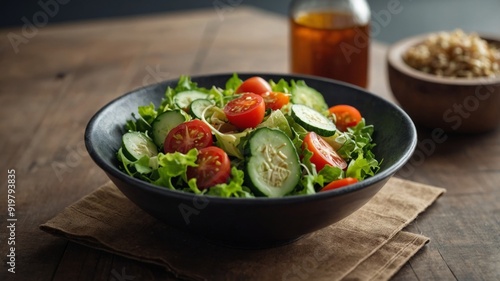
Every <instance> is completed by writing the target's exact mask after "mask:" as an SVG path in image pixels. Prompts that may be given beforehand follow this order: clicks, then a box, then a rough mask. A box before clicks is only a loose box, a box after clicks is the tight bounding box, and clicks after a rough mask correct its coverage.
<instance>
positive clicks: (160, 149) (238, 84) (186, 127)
mask: <svg viewBox="0 0 500 281" xmlns="http://www.w3.org/2000/svg"><path fill="white" fill-rule="evenodd" d="M138 113H139V114H138V115H135V114H133V113H132V119H130V120H128V121H127V123H126V124H125V129H126V130H125V131H126V132H125V133H124V134H123V136H122V146H121V147H120V149H119V150H118V152H117V158H118V160H119V162H120V169H122V170H123V171H124V172H126V173H127V174H128V175H130V176H132V177H136V178H139V179H141V180H144V181H147V182H149V183H152V184H154V185H158V186H162V187H165V188H168V189H173V190H181V191H186V192H191V193H195V194H206V195H213V196H220V197H239V198H249V197H256V196H259V197H283V196H293V195H305V194H314V193H317V192H321V191H325V190H330V189H335V188H339V187H342V186H346V185H349V184H353V183H355V182H358V181H362V180H364V179H365V178H367V177H370V176H373V175H374V174H375V173H376V172H377V171H378V170H379V165H380V163H379V161H378V160H377V159H375V155H374V154H373V153H372V148H373V147H374V146H375V143H374V142H373V140H372V134H373V131H374V127H373V126H372V125H367V124H366V123H365V120H364V118H363V117H362V115H361V113H360V112H359V111H358V110H357V109H356V108H354V107H352V106H350V105H336V106H333V107H328V105H327V104H326V102H325V100H324V98H323V96H322V95H321V94H320V93H319V92H318V91H316V90H315V89H313V88H311V87H309V86H307V85H306V83H305V82H304V81H302V80H299V81H295V80H291V81H286V80H284V79H281V80H279V81H272V80H270V81H266V80H264V79H263V78H261V77H251V78H249V79H246V80H245V81H242V80H241V79H240V78H239V77H238V75H237V74H233V76H232V77H231V78H230V79H228V81H227V82H226V84H225V87H224V88H220V87H217V86H212V87H211V88H204V87H199V86H198V85H197V83H195V82H193V81H192V80H191V78H190V77H188V76H181V77H180V78H179V81H178V83H177V86H176V87H175V88H172V87H168V88H167V89H166V92H165V96H164V98H163V99H162V101H161V104H160V105H158V106H155V105H154V104H153V103H150V104H149V105H142V106H139V107H138Z"/></svg>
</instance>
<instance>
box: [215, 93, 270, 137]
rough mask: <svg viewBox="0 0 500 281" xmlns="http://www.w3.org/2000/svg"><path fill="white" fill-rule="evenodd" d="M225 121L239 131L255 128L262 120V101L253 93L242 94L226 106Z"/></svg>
mask: <svg viewBox="0 0 500 281" xmlns="http://www.w3.org/2000/svg"><path fill="white" fill-rule="evenodd" d="M224 113H225V114H226V117H227V120H229V122H230V123H231V124H233V125H235V126H236V127H238V128H239V129H246V128H255V127H256V126H257V125H259V124H260V123H261V122H262V120H264V114H265V113H266V106H265V104H264V99H263V98H262V97H261V96H259V95H257V94H253V93H244V94H243V95H242V96H241V97H238V98H235V99H234V100H231V101H230V102H228V103H227V104H226V106H225V107H224Z"/></svg>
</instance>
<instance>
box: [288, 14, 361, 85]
mask: <svg viewBox="0 0 500 281" xmlns="http://www.w3.org/2000/svg"><path fill="white" fill-rule="evenodd" d="M369 40H370V39H369V25H368V24H366V25H361V26H360V25H357V24H356V23H355V22H354V20H353V18H352V15H350V14H346V13H341V12H336V11H318V12H307V13H303V14H300V15H299V16H297V17H296V18H292V19H291V70H292V72H294V73H303V74H311V75H317V76H323V77H328V78H333V79H337V80H341V81H345V82H348V83H351V84H355V85H358V86H360V87H364V88H366V87H367V84H368V50H369Z"/></svg>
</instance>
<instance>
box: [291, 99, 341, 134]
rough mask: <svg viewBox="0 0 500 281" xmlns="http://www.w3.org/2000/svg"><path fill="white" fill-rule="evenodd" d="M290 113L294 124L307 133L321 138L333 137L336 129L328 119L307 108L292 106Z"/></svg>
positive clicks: (297, 105)
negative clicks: (313, 133) (309, 132)
mask: <svg viewBox="0 0 500 281" xmlns="http://www.w3.org/2000/svg"><path fill="white" fill-rule="evenodd" d="M291 111H292V113H291V114H292V118H293V119H294V120H295V122H297V123H298V124H299V125H301V126H302V127H304V129H306V130H308V131H313V132H315V133H316V134H318V135H320V136H323V137H329V136H333V135H334V134H335V132H336V131H337V127H336V126H335V124H334V123H333V122H332V121H331V120H330V119H328V118H326V116H324V115H323V114H321V113H319V112H318V111H316V110H314V109H312V108H310V107H308V106H305V105H302V104H294V105H293V106H292V110H291Z"/></svg>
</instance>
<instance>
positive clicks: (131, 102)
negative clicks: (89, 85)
mask: <svg viewBox="0 0 500 281" xmlns="http://www.w3.org/2000/svg"><path fill="white" fill-rule="evenodd" d="M231 75H232V74H219V75H207V76H195V77H192V80H193V81H195V82H197V83H198V85H199V86H204V87H211V86H212V85H217V86H220V87H223V86H224V85H225V82H226V81H227V80H228V79H229V78H230V77H231ZM251 76H261V77H263V78H264V79H266V80H268V79H273V80H274V81H278V80H279V79H281V78H284V79H286V80H288V81H289V80H291V79H295V80H299V79H302V80H305V82H306V83H307V85H309V86H311V87H313V88H315V89H317V90H318V91H319V92H321V93H323V95H324V97H325V99H326V101H327V103H328V104H329V105H330V106H331V105H335V104H350V105H353V106H355V107H357V108H358V109H359V110H360V112H361V113H362V114H363V116H364V118H365V119H366V122H367V123H369V124H373V125H374V126H375V133H374V136H373V137H374V141H375V142H376V144H377V146H376V147H375V149H374V153H375V155H376V158H377V159H378V160H381V159H383V162H382V165H381V169H380V171H379V172H378V173H377V174H376V175H375V176H373V177H371V178H368V179H366V180H364V181H362V182H359V183H356V184H353V185H350V186H347V187H344V188H340V189H336V190H332V191H328V192H321V193H318V194H314V195H307V196H291V197H284V198H275V199H273V198H254V199H240V198H219V197H212V196H199V195H194V194H190V193H185V192H181V191H173V190H167V189H165V188H162V187H158V186H154V185H151V184H148V183H146V182H144V181H141V180H138V179H135V178H132V177H130V176H128V175H127V174H125V173H123V172H122V171H121V170H120V169H119V168H118V161H117V160H116V152H117V150H118V148H119V147H120V145H121V136H122V134H123V133H124V124H125V122H126V120H127V119H130V118H131V115H130V114H131V113H132V112H135V113H136V114H137V107H138V106H139V105H147V104H149V103H150V102H151V101H152V102H153V103H154V104H155V105H158V104H159V103H160V100H161V98H162V97H163V96H164V93H165V89H166V87H167V86H175V85H176V83H177V80H170V81H165V82H162V83H159V84H155V85H151V86H148V87H145V88H141V89H138V90H135V91H132V92H130V93H127V94H125V95H123V96H121V97H119V98H117V99H115V100H113V101H112V102H110V103H109V104H107V105H106V106H104V107H103V108H102V109H101V110H99V111H98V112H97V113H96V114H95V115H94V117H92V119H91V120H90V122H89V123H88V125H87V128H86V131H85V144H86V147H87V150H88V151H89V154H90V156H91V157H92V159H93V160H94V161H95V162H96V163H97V165H99V167H101V168H102V169H103V170H104V172H105V173H106V174H107V175H108V177H109V178H110V179H111V180H112V181H113V182H114V183H115V184H116V186H117V187H118V188H119V189H120V190H121V192H123V194H125V196H127V197H128V198H129V199H130V200H131V201H132V202H134V203H135V204H136V205H137V206H139V207H140V208H142V209H143V210H145V211H146V212H147V213H149V214H151V215H152V216H154V217H156V218H157V219H159V220H162V221H164V222H165V223H166V224H168V225H170V226H173V227H175V228H178V229H182V230H186V231H189V232H190V233H194V234H198V235H200V236H203V237H205V238H208V239H210V240H213V241H217V242H221V243H224V244H228V245H233V246H237V247H246V248H254V247H269V246H275V245H280V244H283V243H288V242H290V241H294V240H296V239H298V238H300V237H302V236H303V235H305V234H308V233H311V232H314V231H316V230H319V229H321V228H324V227H326V226H329V225H331V224H333V223H335V222H338V221H340V220H342V219H343V218H345V217H347V216H349V215H350V214H352V213H353V212H354V211H356V210H357V209H359V208H360V207H361V206H363V205H364V204H365V203H366V202H368V200H370V198H372V197H373V196H374V195H375V194H376V193H377V192H378V191H379V190H380V188H382V186H383V185H384V184H385V183H386V182H387V180H389V178H390V177H391V176H392V175H393V174H394V173H395V172H396V171H397V170H398V169H399V168H401V167H402V166H403V165H404V164H405V163H406V161H407V160H408V159H409V158H410V156H411V155H412V153H413V151H414V149H415V146H416V141H417V133H416V130H415V126H414V125H413V123H412V121H411V119H410V118H409V117H408V115H407V114H406V113H405V112H404V111H402V110H401V109H400V108H398V107H397V106H396V105H394V104H392V103H390V102H388V101H386V100H384V99H381V98H380V97H378V96H375V95H373V94H371V93H369V92H367V91H365V90H363V89H361V88H357V87H354V86H351V85H349V84H345V83H342V82H338V81H334V80H330V79H323V78H317V77H311V76H297V75H287V74H262V73H251V74H240V78H242V79H246V78H248V77H251Z"/></svg>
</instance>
